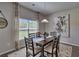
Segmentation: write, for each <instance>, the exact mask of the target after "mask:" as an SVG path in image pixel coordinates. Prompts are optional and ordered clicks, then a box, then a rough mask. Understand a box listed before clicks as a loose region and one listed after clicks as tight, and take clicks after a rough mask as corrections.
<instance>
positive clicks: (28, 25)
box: [19, 18, 39, 40]
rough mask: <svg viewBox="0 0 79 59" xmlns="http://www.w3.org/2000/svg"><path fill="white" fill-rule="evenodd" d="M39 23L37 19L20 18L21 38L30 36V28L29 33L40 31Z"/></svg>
mask: <svg viewBox="0 0 79 59" xmlns="http://www.w3.org/2000/svg"><path fill="white" fill-rule="evenodd" d="M38 28H39V23H38V21H37V20H30V19H23V18H20V19H19V40H22V39H24V36H25V37H27V38H28V29H29V33H36V32H38Z"/></svg>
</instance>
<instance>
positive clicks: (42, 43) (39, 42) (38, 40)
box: [33, 36, 53, 57]
mask: <svg viewBox="0 0 79 59" xmlns="http://www.w3.org/2000/svg"><path fill="white" fill-rule="evenodd" d="M52 41H53V37H52V36H48V37H46V39H44V38H43V37H42V38H34V39H33V42H35V43H36V45H38V46H41V48H42V49H41V56H40V57H44V47H45V46H46V45H47V44H49V43H51V42H52Z"/></svg>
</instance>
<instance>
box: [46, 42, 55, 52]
mask: <svg viewBox="0 0 79 59" xmlns="http://www.w3.org/2000/svg"><path fill="white" fill-rule="evenodd" d="M44 51H45V52H48V53H52V44H51V45H49V46H47V47H45V48H44ZM55 51H56V48H54V49H53V53H55Z"/></svg>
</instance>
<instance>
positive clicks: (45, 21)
mask: <svg viewBox="0 0 79 59" xmlns="http://www.w3.org/2000/svg"><path fill="white" fill-rule="evenodd" d="M44 8H45V10H46V2H44ZM41 22H42V23H48V20H47V19H46V18H44V19H43V20H42V21H41Z"/></svg>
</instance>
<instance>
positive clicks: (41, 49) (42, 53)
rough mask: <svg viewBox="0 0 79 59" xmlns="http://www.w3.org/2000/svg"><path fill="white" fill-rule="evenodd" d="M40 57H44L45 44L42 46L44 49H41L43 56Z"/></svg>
mask: <svg viewBox="0 0 79 59" xmlns="http://www.w3.org/2000/svg"><path fill="white" fill-rule="evenodd" d="M40 57H44V46H42V49H41V56H40Z"/></svg>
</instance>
